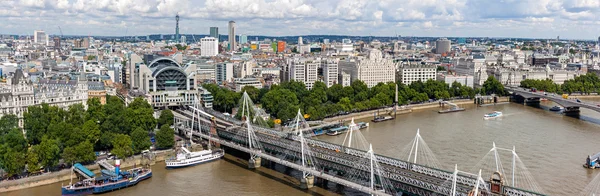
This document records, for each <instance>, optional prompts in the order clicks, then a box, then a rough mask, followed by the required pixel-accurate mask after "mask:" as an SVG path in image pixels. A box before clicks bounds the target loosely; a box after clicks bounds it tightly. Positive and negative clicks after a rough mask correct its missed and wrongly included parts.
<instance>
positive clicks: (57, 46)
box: [54, 37, 61, 53]
mask: <svg viewBox="0 0 600 196" xmlns="http://www.w3.org/2000/svg"><path fill="white" fill-rule="evenodd" d="M54 50H56V51H58V53H61V46H60V37H54Z"/></svg>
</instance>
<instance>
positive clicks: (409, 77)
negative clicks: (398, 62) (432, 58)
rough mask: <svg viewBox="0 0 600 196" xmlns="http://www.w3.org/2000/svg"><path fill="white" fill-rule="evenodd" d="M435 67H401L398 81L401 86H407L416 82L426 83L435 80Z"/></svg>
mask: <svg viewBox="0 0 600 196" xmlns="http://www.w3.org/2000/svg"><path fill="white" fill-rule="evenodd" d="M436 69H437V67H436V66H435V65H430V64H425V65H423V64H421V63H417V64H406V65H403V66H402V67H401V68H400V70H399V72H398V76H399V80H400V81H401V82H402V84H406V85H409V84H411V83H413V82H416V81H422V82H426V81H427V80H435V74H436Z"/></svg>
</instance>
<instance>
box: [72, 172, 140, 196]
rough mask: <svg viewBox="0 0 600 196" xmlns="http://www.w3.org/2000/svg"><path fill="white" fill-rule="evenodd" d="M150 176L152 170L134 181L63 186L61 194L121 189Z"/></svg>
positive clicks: (94, 192) (96, 192)
mask: <svg viewBox="0 0 600 196" xmlns="http://www.w3.org/2000/svg"><path fill="white" fill-rule="evenodd" d="M151 177H152V172H149V173H147V174H144V175H143V176H140V177H139V178H138V179H137V180H135V181H128V180H125V181H122V182H118V183H114V184H110V185H103V186H92V187H88V188H85V189H76V190H74V189H67V188H65V187H63V188H62V195H63V196H66V195H69V196H70V195H89V194H99V193H106V192H110V191H114V190H119V189H123V188H127V187H130V186H135V185H136V184H138V183H139V182H140V181H143V180H146V179H148V178H151Z"/></svg>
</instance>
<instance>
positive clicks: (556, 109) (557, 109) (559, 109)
mask: <svg viewBox="0 0 600 196" xmlns="http://www.w3.org/2000/svg"><path fill="white" fill-rule="evenodd" d="M561 110H562V108H561V107H559V106H554V107H551V108H550V111H553V112H560V111H561Z"/></svg>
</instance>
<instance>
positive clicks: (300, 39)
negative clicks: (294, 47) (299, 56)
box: [298, 36, 304, 45]
mask: <svg viewBox="0 0 600 196" xmlns="http://www.w3.org/2000/svg"><path fill="white" fill-rule="evenodd" d="M302 44H304V42H303V41H302V36H300V37H298V45H302Z"/></svg>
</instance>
